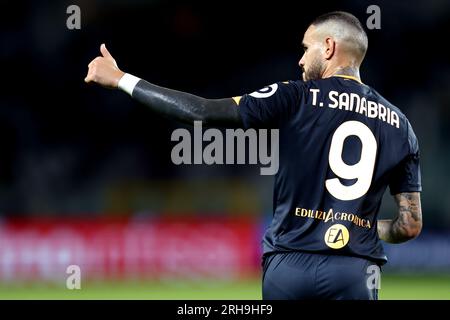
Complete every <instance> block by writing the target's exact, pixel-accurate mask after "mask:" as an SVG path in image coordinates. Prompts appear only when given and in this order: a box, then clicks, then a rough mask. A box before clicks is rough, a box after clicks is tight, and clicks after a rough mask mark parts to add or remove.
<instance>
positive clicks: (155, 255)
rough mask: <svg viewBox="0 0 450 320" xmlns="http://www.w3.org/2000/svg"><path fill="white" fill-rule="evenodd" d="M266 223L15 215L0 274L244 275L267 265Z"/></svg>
mask: <svg viewBox="0 0 450 320" xmlns="http://www.w3.org/2000/svg"><path fill="white" fill-rule="evenodd" d="M259 232H260V230H259V224H258V223H257V222H256V221H254V220H252V219H247V218H225V217H211V216H209V217H208V216H207V217H205V216H202V217H199V216H196V217H177V218H174V217H170V218H144V219H139V220H132V219H104V218H92V219H73V220H69V219H45V218H44V219H15V220H6V221H2V223H1V224H0V279H1V280H4V281H7V280H14V281H15V280H41V279H42V280H59V279H64V278H65V277H66V276H67V275H66V269H67V267H68V266H70V265H76V266H79V267H80V269H81V272H82V275H83V278H84V279H95V280H97V279H100V280H102V279H121V278H127V279H128V278H136V279H140V278H149V279H165V278H167V279H172V278H175V279H176V278H209V277H210V278H215V279H217V278H220V279H223V278H225V279H226V278H233V279H236V278H240V277H246V276H249V275H254V274H255V273H256V272H258V271H259V263H260V262H259V261H260V252H259V241H260V238H259V236H260V233H259Z"/></svg>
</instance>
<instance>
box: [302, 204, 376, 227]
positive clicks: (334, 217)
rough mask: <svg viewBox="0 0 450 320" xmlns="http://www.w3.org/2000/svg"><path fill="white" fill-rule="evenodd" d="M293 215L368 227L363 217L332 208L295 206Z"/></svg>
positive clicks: (368, 223)
mask: <svg viewBox="0 0 450 320" xmlns="http://www.w3.org/2000/svg"><path fill="white" fill-rule="evenodd" d="M295 215H296V216H297V217H302V218H310V219H318V220H323V222H325V223H326V222H328V221H331V222H335V221H350V222H351V223H353V224H354V225H356V226H358V227H362V228H367V229H370V228H371V225H370V221H369V220H368V219H363V218H361V217H359V216H358V215H356V214H354V213H347V212H339V211H336V212H334V210H333V209H329V210H328V211H321V210H312V209H305V208H296V209H295Z"/></svg>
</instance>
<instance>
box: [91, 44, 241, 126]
mask: <svg viewBox="0 0 450 320" xmlns="http://www.w3.org/2000/svg"><path fill="white" fill-rule="evenodd" d="M100 52H101V54H102V56H99V57H97V58H95V59H94V60H92V61H91V63H89V65H88V68H89V70H88V74H87V76H86V78H85V79H84V81H85V82H86V83H90V82H94V83H97V84H99V85H101V86H103V87H106V88H110V89H121V90H123V91H125V92H127V93H128V94H130V95H131V96H132V97H133V98H134V99H136V100H138V101H139V102H141V103H143V104H144V105H146V106H148V107H150V108H151V109H152V110H154V111H155V112H158V113H160V114H162V115H165V116H168V117H169V118H171V119H175V120H179V121H182V122H185V123H190V124H192V123H193V121H195V120H198V121H203V122H204V124H205V125H217V126H228V127H240V126H242V119H241V116H240V114H239V110H238V108H237V104H236V102H235V101H234V100H233V99H232V98H226V99H205V98H202V97H198V96H195V95H192V94H189V93H186V92H181V91H177V90H172V89H168V88H163V87H159V86H156V85H154V84H151V83H149V82H147V81H145V80H142V79H140V78H137V77H135V76H133V75H130V74H128V73H125V72H123V71H121V70H120V69H119V68H118V66H117V63H116V61H115V60H114V58H113V57H112V55H111V54H110V53H109V51H108V50H107V49H106V46H105V45H104V44H102V45H101V46H100Z"/></svg>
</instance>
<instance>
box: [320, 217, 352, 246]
mask: <svg viewBox="0 0 450 320" xmlns="http://www.w3.org/2000/svg"><path fill="white" fill-rule="evenodd" d="M323 239H324V241H325V244H326V245H327V246H329V247H330V248H331V249H341V248H343V247H345V246H346V245H347V243H348V240H349V239H350V234H349V232H348V229H347V228H346V227H345V226H344V225H342V224H339V223H337V224H333V225H332V226H331V227H329V228H328V230H327V232H325V236H324V238H323Z"/></svg>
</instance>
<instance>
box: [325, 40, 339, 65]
mask: <svg viewBox="0 0 450 320" xmlns="http://www.w3.org/2000/svg"><path fill="white" fill-rule="evenodd" d="M335 50H336V42H335V41H334V39H333V38H332V37H327V38H326V39H325V52H324V58H325V59H326V60H330V59H331V58H332V57H333V55H334V53H335Z"/></svg>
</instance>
